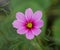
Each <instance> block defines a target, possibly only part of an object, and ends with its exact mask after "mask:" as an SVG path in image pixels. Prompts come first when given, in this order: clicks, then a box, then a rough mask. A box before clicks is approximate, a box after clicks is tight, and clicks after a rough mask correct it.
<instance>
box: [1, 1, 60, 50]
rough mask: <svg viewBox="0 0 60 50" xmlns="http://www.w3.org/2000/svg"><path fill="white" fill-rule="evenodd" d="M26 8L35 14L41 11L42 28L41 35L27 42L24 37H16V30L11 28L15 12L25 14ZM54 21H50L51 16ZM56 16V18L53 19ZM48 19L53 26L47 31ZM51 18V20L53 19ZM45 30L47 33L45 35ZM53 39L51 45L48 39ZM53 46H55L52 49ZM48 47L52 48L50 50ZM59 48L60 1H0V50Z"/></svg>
mask: <svg viewBox="0 0 60 50" xmlns="http://www.w3.org/2000/svg"><path fill="white" fill-rule="evenodd" d="M27 8H32V10H33V11H34V12H35V11H37V10H42V12H43V18H42V19H43V20H44V26H43V27H42V33H41V34H40V35H39V36H38V37H35V38H34V39H33V40H28V39H26V38H25V35H18V34H17V32H16V29H14V28H13V27H12V22H13V21H14V20H15V14H16V12H18V11H20V12H23V13H24V12H25V10H26V9H27ZM51 14H52V15H54V18H56V20H54V22H53V20H52V18H53V16H51ZM55 16H56V17H55ZM48 17H50V18H51V19H50V20H51V22H53V25H52V27H51V30H52V32H53V33H52V34H53V36H52V37H51V36H50V32H51V31H50V30H48V29H47V25H48V23H47V21H48ZM54 18H53V19H54ZM46 30H48V31H49V33H48V35H46ZM50 37H51V38H53V41H54V42H53V43H50V42H48V41H52V40H50V39H49V38H50ZM53 44H54V45H55V46H54V47H55V48H54V47H53ZM50 46H52V47H51V48H50ZM59 47H60V1H59V0H0V50H59Z"/></svg>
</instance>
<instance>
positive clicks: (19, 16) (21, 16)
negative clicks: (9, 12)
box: [16, 12, 24, 19]
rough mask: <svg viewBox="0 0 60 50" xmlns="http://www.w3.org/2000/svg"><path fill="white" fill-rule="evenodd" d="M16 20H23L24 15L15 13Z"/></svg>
mask: <svg viewBox="0 0 60 50" xmlns="http://www.w3.org/2000/svg"><path fill="white" fill-rule="evenodd" d="M16 18H17V19H21V18H24V14H23V13H22V12H17V13H16Z"/></svg>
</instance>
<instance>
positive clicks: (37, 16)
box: [33, 11, 42, 20]
mask: <svg viewBox="0 0 60 50" xmlns="http://www.w3.org/2000/svg"><path fill="white" fill-rule="evenodd" d="M33 18H34V19H36V20H40V19H41V18H42V11H36V12H35V13H34V15H33Z"/></svg>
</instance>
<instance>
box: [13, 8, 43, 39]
mask: <svg viewBox="0 0 60 50" xmlns="http://www.w3.org/2000/svg"><path fill="white" fill-rule="evenodd" d="M41 18H42V11H36V12H35V13H34V14H33V11H32V9H31V8H28V9H26V11H25V14H23V13H22V12H17V13H16V20H15V21H14V22H13V23H12V25H13V27H14V28H16V29H17V33H18V34H25V35H26V38H27V39H30V40H31V39H33V38H34V36H38V35H39V34H40V33H41V29H40V28H41V27H42V26H43V25H44V22H43V20H42V19H41Z"/></svg>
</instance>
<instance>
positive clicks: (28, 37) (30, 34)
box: [26, 31, 34, 40]
mask: <svg viewBox="0 0 60 50" xmlns="http://www.w3.org/2000/svg"><path fill="white" fill-rule="evenodd" d="M26 38H27V39H30V40H32V39H33V38H34V34H33V33H32V32H31V31H29V32H27V33H26Z"/></svg>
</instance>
